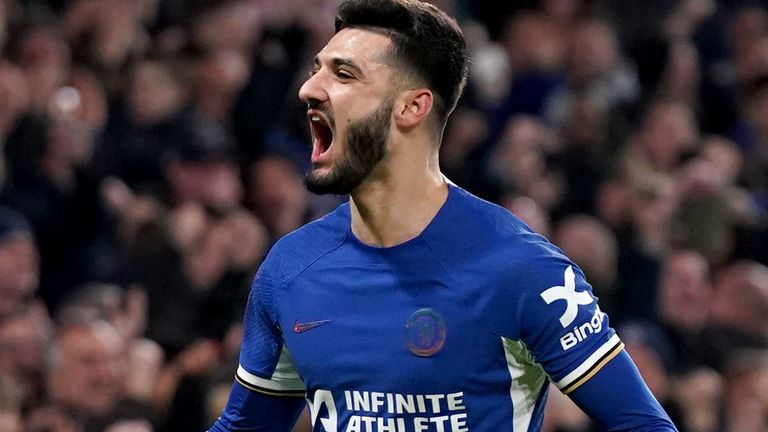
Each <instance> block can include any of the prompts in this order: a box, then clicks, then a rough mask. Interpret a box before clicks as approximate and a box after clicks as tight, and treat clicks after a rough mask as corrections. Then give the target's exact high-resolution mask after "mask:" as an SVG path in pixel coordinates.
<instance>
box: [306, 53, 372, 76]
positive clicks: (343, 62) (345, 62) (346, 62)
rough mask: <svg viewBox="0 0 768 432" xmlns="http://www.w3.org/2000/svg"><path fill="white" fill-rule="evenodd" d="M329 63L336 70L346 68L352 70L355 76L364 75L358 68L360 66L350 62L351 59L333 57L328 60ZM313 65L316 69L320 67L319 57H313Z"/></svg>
mask: <svg viewBox="0 0 768 432" xmlns="http://www.w3.org/2000/svg"><path fill="white" fill-rule="evenodd" d="M330 62H331V64H332V65H333V66H334V67H336V68H338V67H340V66H346V67H348V68H350V69H352V71H353V72H355V73H356V74H359V75H364V73H363V70H362V69H361V68H360V66H358V65H357V63H355V62H354V61H352V60H351V59H349V58H345V57H333V58H332V59H331V60H330ZM313 63H314V65H315V66H316V67H319V66H320V63H321V62H320V57H319V56H315V58H314V60H313Z"/></svg>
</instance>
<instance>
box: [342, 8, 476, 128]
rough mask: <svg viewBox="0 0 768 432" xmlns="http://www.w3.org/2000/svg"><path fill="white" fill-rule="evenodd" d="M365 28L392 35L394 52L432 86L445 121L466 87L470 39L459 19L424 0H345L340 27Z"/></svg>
mask: <svg viewBox="0 0 768 432" xmlns="http://www.w3.org/2000/svg"><path fill="white" fill-rule="evenodd" d="M345 28H360V29H364V30H368V31H373V32H377V33H381V34H384V35H386V36H388V37H389V38H390V39H392V45H393V49H392V52H391V55H392V58H393V59H394V60H395V61H396V62H397V63H399V65H400V66H402V67H403V68H404V69H405V70H406V72H407V73H409V74H411V75H413V76H415V77H416V78H417V79H418V80H423V84H424V85H425V86H426V87H428V88H429V89H430V90H432V92H433V94H435V95H436V98H435V105H434V106H435V110H436V113H437V115H438V119H439V120H440V121H441V122H442V123H443V124H444V123H445V121H446V120H447V118H448V115H450V113H451V112H452V111H453V109H454V108H455V107H456V103H457V102H458V100H459V97H460V96H461V93H462V91H463V90H464V85H465V84H466V82H467V73H468V69H469V55H468V54H467V43H466V40H465V39H464V34H463V32H462V31H461V28H460V27H459V25H458V23H457V22H456V21H455V20H454V19H453V18H451V17H449V16H448V15H447V14H446V13H445V12H443V11H441V10H440V9H438V8H437V7H436V6H434V5H432V4H430V3H426V2H422V1H420V0H346V1H344V2H343V3H342V4H341V5H340V6H339V9H338V15H337V16H336V32H337V33H338V32H339V31H341V30H343V29H345Z"/></svg>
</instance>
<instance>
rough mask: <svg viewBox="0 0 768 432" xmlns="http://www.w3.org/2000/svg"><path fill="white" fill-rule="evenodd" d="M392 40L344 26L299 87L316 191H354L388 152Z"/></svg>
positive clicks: (309, 181)
mask: <svg viewBox="0 0 768 432" xmlns="http://www.w3.org/2000/svg"><path fill="white" fill-rule="evenodd" d="M390 45H391V41H390V39H389V38H388V37H386V36H383V35H380V34H377V33H372V32H367V31H363V30H359V29H354V28H351V29H344V30H341V31H340V32H338V33H337V34H336V35H335V36H334V37H333V38H331V40H330V41H329V42H328V45H326V47H325V48H324V49H323V50H322V51H321V52H320V53H319V54H318V55H317V56H316V57H315V65H314V67H313V70H312V74H311V76H310V78H309V79H307V81H306V82H304V85H302V87H301V89H300V90H299V98H300V99H301V100H302V101H303V102H304V103H306V104H307V105H308V107H309V110H308V111H307V115H308V117H309V121H310V126H311V128H312V169H311V170H310V171H309V173H308V174H307V177H306V181H305V183H306V185H307V188H308V189H309V190H310V191H312V192H315V193H321V194H322V193H335V194H346V193H350V192H352V190H353V189H355V188H356V187H357V186H358V185H359V184H360V183H361V182H362V181H363V180H364V179H365V178H366V177H368V176H369V175H370V174H371V172H372V171H373V170H374V167H375V166H376V165H377V164H378V163H379V161H381V160H382V159H383V158H384V155H385V153H386V144H387V141H388V139H389V130H390V123H391V114H392V108H393V102H392V98H391V94H392V85H391V84H390V79H391V77H392V71H391V69H390V67H389V66H388V65H387V63H386V60H385V59H386V55H387V52H388V50H389V48H390Z"/></svg>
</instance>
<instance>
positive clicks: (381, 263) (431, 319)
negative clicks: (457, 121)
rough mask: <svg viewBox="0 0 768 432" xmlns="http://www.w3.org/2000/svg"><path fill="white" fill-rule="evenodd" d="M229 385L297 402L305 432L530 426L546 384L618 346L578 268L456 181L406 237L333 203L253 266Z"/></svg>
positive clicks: (575, 383) (577, 381)
mask: <svg viewBox="0 0 768 432" xmlns="http://www.w3.org/2000/svg"><path fill="white" fill-rule="evenodd" d="M244 325H245V335H244V339H243V346H242V351H241V355H240V366H239V368H238V372H237V381H238V382H239V383H240V384H241V385H243V386H245V387H247V388H249V389H253V390H257V391H259V392H262V393H267V394H274V395H301V396H305V397H306V399H307V402H308V405H309V408H310V412H311V417H312V424H313V427H314V430H315V431H326V432H337V431H338V432H342V431H344V432H385V431H387V432H421V431H423V432H426V431H429V432H438V431H453V432H463V431H474V432H498V431H500V430H512V431H515V432H518V431H530V430H538V429H539V428H540V427H541V421H542V416H543V407H544V403H545V401H546V397H547V388H548V385H549V383H550V381H551V382H554V383H555V385H556V386H557V387H558V388H559V389H560V390H561V391H563V392H564V393H569V392H571V391H573V390H575V389H576V388H578V387H579V386H580V385H581V384H583V383H584V382H585V381H587V380H589V379H590V377H591V376H592V375H593V374H595V373H596V371H598V370H599V369H600V368H601V367H603V366H604V365H605V364H606V363H607V362H608V361H610V360H611V359H612V358H613V357H614V356H616V355H617V354H619V353H620V352H621V351H622V346H623V345H622V343H621V341H620V340H619V338H618V337H617V336H616V334H615V332H614V331H613V329H612V328H611V327H610V326H609V323H608V318H607V316H606V315H605V314H604V313H603V312H601V310H600V308H599V307H598V303H597V300H596V298H595V297H594V296H593V295H592V292H591V287H590V286H589V284H588V283H587V282H586V281H585V279H584V275H583V273H582V271H581V270H580V269H579V267H578V266H576V265H575V264H574V263H573V262H571V261H570V260H569V259H568V258H567V257H565V256H564V255H563V253H562V252H561V251H560V250H559V249H558V248H557V247H555V246H554V245H552V244H551V243H549V242H548V241H547V240H546V239H545V238H544V237H542V236H540V235H538V234H536V233H534V232H532V231H531V230H530V229H529V228H528V227H527V226H526V225H525V224H524V223H522V222H521V221H520V220H519V219H517V218H516V217H515V216H514V215H512V214H511V213H509V212H508V211H506V210H505V209H503V208H501V207H499V206H496V205H493V204H491V203H488V202H486V201H483V200H481V199H478V198H476V197H474V196H473V195H471V194H469V193H467V192H466V191H464V190H462V189H461V188H458V187H456V186H453V185H450V186H449V193H448V198H447V200H446V202H445V204H444V205H443V206H442V208H441V209H440V211H439V212H438V214H437V215H436V216H435V218H434V219H433V220H432V221H431V222H430V224H429V225H428V226H427V227H426V229H425V230H424V231H423V232H422V233H421V234H420V235H419V236H418V237H416V238H414V239H411V240H409V241H407V242H405V243H402V244H400V245H397V246H394V247H388V248H377V247H371V246H369V245H367V244H364V243H362V242H360V241H359V240H358V239H357V238H356V237H355V236H354V234H353V233H352V231H351V228H350V209H349V205H348V204H344V205H342V206H340V207H339V208H338V209H336V210H335V211H334V212H332V213H331V214H329V215H327V216H325V217H324V218H322V219H319V220H317V221H315V222H312V223H310V224H308V225H306V226H304V227H302V228H300V229H299V230H297V231H295V232H293V233H291V234H289V235H288V236H286V237H284V238H283V239H281V240H280V241H279V242H278V243H277V244H276V245H275V246H274V247H273V248H272V250H271V252H270V253H269V255H268V257H267V258H266V259H265V261H264V263H263V264H262V266H261V268H260V269H259V271H258V273H257V275H256V277H255V280H254V284H253V289H252V291H251V295H250V298H249V302H248V306H247V310H246V316H245V323H244Z"/></svg>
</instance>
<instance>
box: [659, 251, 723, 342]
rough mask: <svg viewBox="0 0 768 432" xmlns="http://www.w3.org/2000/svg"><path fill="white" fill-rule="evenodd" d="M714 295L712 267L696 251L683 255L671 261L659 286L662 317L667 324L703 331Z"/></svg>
mask: <svg viewBox="0 0 768 432" xmlns="http://www.w3.org/2000/svg"><path fill="white" fill-rule="evenodd" d="M711 295H712V287H711V285H710V283H709V265H708V264H707V262H706V260H705V259H704V257H702V256H701V255H700V254H698V253H696V252H693V251H679V252H674V253H672V254H671V255H670V256H669V258H667V262H666V265H665V267H664V272H663V273H662V276H661V281H660V283H659V313H660V315H661V317H662V320H664V322H665V323H667V324H669V325H672V326H675V327H679V328H682V329H688V330H697V329H700V328H701V327H703V326H704V325H705V324H706V322H707V319H708V317H709V311H708V304H709V299H710V297H711Z"/></svg>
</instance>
